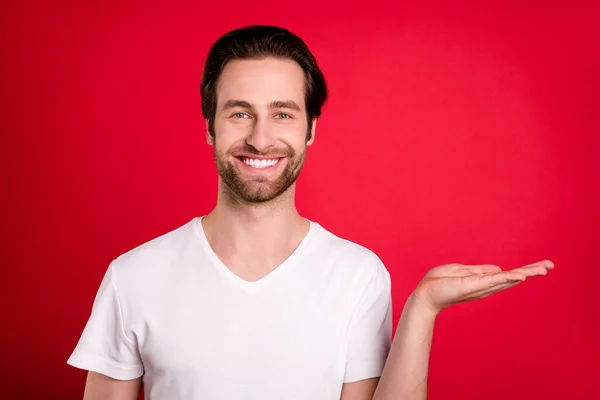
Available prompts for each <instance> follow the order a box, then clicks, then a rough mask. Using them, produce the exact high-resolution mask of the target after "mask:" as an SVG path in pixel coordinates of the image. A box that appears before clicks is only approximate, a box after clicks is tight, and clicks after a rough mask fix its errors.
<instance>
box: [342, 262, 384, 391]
mask: <svg viewBox="0 0 600 400" xmlns="http://www.w3.org/2000/svg"><path fill="white" fill-rule="evenodd" d="M391 341H392V299H391V280H390V275H389V272H388V271H387V269H386V268H385V266H384V265H383V263H382V262H381V261H380V260H379V259H378V258H377V266H376V268H375V272H374V274H373V275H372V277H371V279H370V281H369V283H368V285H367V287H366V289H365V290H364V293H363V294H362V296H361V299H360V300H359V302H358V304H357V306H356V309H355V310H354V314H353V317H352V321H351V323H350V330H349V337H348V349H347V354H346V372H345V375H344V383H349V382H356V381H360V380H363V379H369V378H376V377H380V376H381V372H382V371H383V367H384V365H385V361H386V359H387V356H388V353H389V351H390V347H391Z"/></svg>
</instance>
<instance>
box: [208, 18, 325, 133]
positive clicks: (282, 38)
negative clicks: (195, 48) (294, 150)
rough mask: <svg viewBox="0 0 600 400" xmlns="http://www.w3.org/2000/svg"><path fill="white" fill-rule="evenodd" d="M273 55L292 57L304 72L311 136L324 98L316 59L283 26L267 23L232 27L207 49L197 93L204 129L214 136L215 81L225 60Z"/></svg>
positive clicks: (323, 86) (322, 83)
mask: <svg viewBox="0 0 600 400" xmlns="http://www.w3.org/2000/svg"><path fill="white" fill-rule="evenodd" d="M266 57H275V58H280V59H289V60H293V61H295V62H296V63H298V65H300V67H301V68H302V70H303V71H304V76H305V93H304V103H305V108H306V113H307V119H308V132H307V135H306V139H307V140H309V139H310V136H311V127H312V121H313V119H315V118H318V117H320V116H321V110H322V107H323V104H325V101H326V100H327V85H326V83H325V77H324V76H323V73H322V72H321V70H320V69H319V66H318V64H317V60H316V59H315V57H314V55H313V54H312V53H311V52H310V50H309V49H308V47H307V46H306V44H305V43H304V41H303V40H302V39H301V38H300V37H298V36H296V35H295V34H293V33H291V32H290V31H288V30H287V29H284V28H280V27H277V26H270V25H252V26H246V27H242V28H238V29H234V30H232V31H230V32H228V33H226V34H225V35H223V36H221V37H220V38H219V39H218V40H217V41H216V42H215V43H213V45H212V46H211V48H210V51H209V53H208V57H207V59H206V63H205V65H204V70H203V71H202V83H201V85H200V94H201V96H202V114H203V116H204V118H205V119H207V120H208V131H209V133H210V135H211V136H213V137H214V135H215V131H214V126H215V125H214V119H215V114H216V111H217V92H216V87H217V81H218V79H219V77H220V76H221V72H222V71H223V69H224V68H225V66H226V65H227V63H228V62H229V61H232V60H239V59H242V60H243V59H262V58H266Z"/></svg>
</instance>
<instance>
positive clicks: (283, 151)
mask: <svg viewBox="0 0 600 400" xmlns="http://www.w3.org/2000/svg"><path fill="white" fill-rule="evenodd" d="M229 153H231V154H249V155H253V156H260V157H273V158H279V157H294V156H295V155H296V152H295V151H294V149H292V148H291V147H289V146H287V147H284V148H280V149H272V150H269V151H259V150H257V149H256V148H254V147H252V146H250V145H242V146H236V147H234V148H231V149H229Z"/></svg>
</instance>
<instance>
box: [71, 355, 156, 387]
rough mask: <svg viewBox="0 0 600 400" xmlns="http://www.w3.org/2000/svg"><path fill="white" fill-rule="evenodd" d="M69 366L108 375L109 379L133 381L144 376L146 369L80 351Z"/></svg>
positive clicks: (72, 357) (72, 356)
mask: <svg viewBox="0 0 600 400" xmlns="http://www.w3.org/2000/svg"><path fill="white" fill-rule="evenodd" d="M67 364H69V365H71V366H73V367H75V368H79V369H84V370H87V371H92V372H98V373H100V374H102V375H106V376H108V377H109V378H113V379H118V380H123V381H125V380H131V379H136V378H139V377H140V376H142V375H144V367H143V366H142V365H131V366H126V367H125V366H122V365H119V364H115V363H114V362H111V361H109V360H106V359H104V358H102V357H98V356H97V355H94V354H90V353H83V352H81V351H80V350H75V351H74V352H73V354H71V357H69V360H68V361H67Z"/></svg>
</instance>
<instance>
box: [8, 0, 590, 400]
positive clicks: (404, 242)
mask: <svg viewBox="0 0 600 400" xmlns="http://www.w3.org/2000/svg"><path fill="white" fill-rule="evenodd" d="M34 3H35V4H34ZM47 3H48V2H14V1H13V2H3V3H2V13H1V14H2V15H1V17H0V18H1V20H0V34H1V43H2V60H3V61H2V66H1V72H2V87H1V90H0V96H1V98H0V116H1V119H0V130H1V132H2V154H1V155H2V160H1V162H2V177H3V184H2V187H3V189H4V191H3V195H2V203H3V206H2V221H3V222H2V226H3V229H2V231H3V232H2V235H3V237H2V240H3V242H2V250H3V257H2V266H3V269H2V272H3V277H2V280H1V281H2V287H1V293H2V300H3V308H4V311H3V320H4V325H3V328H2V340H1V342H2V344H1V346H2V363H1V365H2V367H1V368H2V371H0V377H1V379H2V381H3V382H2V389H1V390H2V397H3V398H6V399H42V398H43V399H79V398H81V396H82V390H83V386H84V379H85V372H83V371H80V370H77V369H74V368H71V367H69V366H67V364H66V363H65V362H66V360H67V358H68V356H69V354H70V352H71V351H72V349H73V347H74V346H75V344H76V342H77V340H78V338H79V335H80V334H81V331H82V329H83V327H84V325H85V322H86V320H87V318H88V316H89V312H90V310H91V305H92V301H93V299H94V296H95V294H96V290H97V289H98V286H99V284H100V280H101V278H102V275H103V274H104V272H105V270H106V267H107V266H108V264H109V262H110V261H111V260H112V259H113V258H115V257H116V256H118V255H119V254H122V253H124V252H126V251H128V250H130V249H131V248H133V247H136V246H137V245H139V244H141V243H143V242H145V241H147V240H150V239H152V238H154V237H156V236H158V235H160V234H163V233H165V232H167V231H169V230H171V229H174V228H176V227H178V226H180V225H182V224H184V223H186V222H187V221H189V220H190V219H191V218H193V217H194V216H197V215H202V214H204V213H207V212H208V211H210V210H211V208H212V207H213V206H214V204H215V199H216V197H215V196H216V182H217V179H216V170H215V167H214V164H213V160H212V153H211V148H210V147H209V146H208V145H207V144H206V142H205V133H204V121H203V119H202V116H201V112H200V98H199V81H200V74H201V69H202V65H203V61H204V58H205V56H206V54H207V51H208V47H209V45H210V44H211V43H212V42H213V41H214V40H216V39H217V38H218V37H219V36H220V35H221V34H223V33H225V32H226V31H228V30H229V29H232V28H235V27H239V26H241V25H247V24H252V23H266V24H277V25H281V26H284V27H287V28H289V29H291V30H292V31H294V32H296V33H298V34H299V35H300V36H301V37H303V38H304V39H305V41H306V42H307V43H308V45H309V46H310V48H311V49H312V50H313V52H314V53H315V55H316V57H317V59H318V60H319V62H320V65H321V67H322V69H323V71H324V73H325V75H326V77H327V80H328V83H329V87H330V90H331V96H330V99H329V102H328V104H327V106H326V108H325V112H324V114H323V117H322V118H321V120H320V121H319V123H318V125H317V136H316V142H315V145H314V146H313V147H312V148H310V149H309V152H308V158H307V161H306V166H305V169H304V171H303V173H302V175H301V178H300V180H299V185H298V191H297V203H298V207H299V209H300V211H301V212H302V213H303V214H304V215H305V216H307V217H308V218H311V219H313V220H317V221H319V222H320V223H321V224H322V225H323V226H324V227H325V228H327V229H329V230H332V231H333V232H334V233H336V234H338V235H340V236H343V237H345V238H348V239H350V240H353V241H356V242H358V243H360V244H363V245H365V246H367V247H369V248H371V249H372V250H374V251H375V252H376V253H378V254H379V255H380V257H381V258H382V259H383V261H384V262H385V264H386V265H387V267H388V269H389V270H390V272H391V275H392V278H393V300H394V304H395V312H394V320H395V322H397V320H398V318H399V316H400V311H401V309H402V305H403V303H404V300H405V299H406V297H407V296H408V294H409V293H410V292H411V290H412V289H413V288H414V287H415V285H416V284H417V283H418V281H419V279H420V278H421V277H422V276H423V274H424V273H425V272H426V271H427V270H428V269H429V268H431V267H433V266H435V265H439V264H445V263H450V262H459V263H495V264H498V265H500V266H502V267H504V268H514V267H517V266H520V265H522V264H526V263H530V262H534V261H537V260H541V259H545V258H549V259H551V260H553V261H554V262H555V263H556V270H555V271H553V272H552V273H551V274H550V276H548V277H545V278H538V279H535V280H533V281H530V282H527V283H526V284H523V285H521V286H517V287H515V288H513V289H511V290H510V291H506V292H503V293H500V294H498V295H495V296H493V297H490V298H487V299H485V300H481V301H479V302H475V303H470V304H465V305H460V306H455V307H454V308H451V309H448V310H446V311H445V312H444V313H442V315H441V316H440V318H439V321H438V323H437V327H436V333H435V338H434V345H433V350H432V358H431V370H430V372H431V373H430V377H429V379H430V398H431V399H460V400H470V399H472V400H476V399H477V400H479V399H508V398H510V399H513V400H517V399H588V398H591V397H594V395H597V394H598V388H597V384H596V380H597V373H598V371H599V370H600V368H599V366H598V359H599V356H600V351H599V350H600V346H599V344H598V337H599V333H600V331H599V329H598V327H597V324H598V317H599V314H600V312H599V311H598V310H599V305H600V301H599V299H598V288H597V287H598V281H599V279H600V273H599V272H598V261H597V255H598V250H599V248H600V241H599V233H598V230H599V224H600V213H599V211H598V205H599V204H600V182H599V181H600V179H599V172H600V161H599V160H598V152H599V148H600V139H599V133H600V129H599V128H598V126H599V123H600V112H599V106H600V95H599V93H600V78H599V71H600V57H599V54H600V51H599V45H598V43H599V28H598V20H599V18H598V17H599V13H598V7H594V6H592V5H591V4H592V2H589V3H581V2H580V3H573V2H572V1H566V0H565V1H558V2H550V3H549V4H545V5H533V4H531V5H523V4H521V2H519V1H502V2H493V3H489V2H480V1H477V2H476V1H473V2H438V3H431V2H428V3H425V2H410V3H415V4H408V3H407V4H404V3H397V2H389V3H387V4H386V3H381V2H374V1H369V2H365V3H361V4H359V3H355V4H354V5H352V4H351V3H350V2H344V3H338V4H333V3H331V4H329V3H327V2H322V1H320V2H292V3H285V2H271V3H265V2H261V1H253V2H242V1H230V2H194V3H191V2H190V3H185V4H184V3H177V4H173V3H171V2H142V1H136V2H128V3H124V2H110V3H107V2H97V3H91V2H88V3H84V2H79V1H72V2H66V1H61V2H51V3H52V4H53V5H48V4H47ZM417 3H418V4H417ZM282 398H283V397H282Z"/></svg>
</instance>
